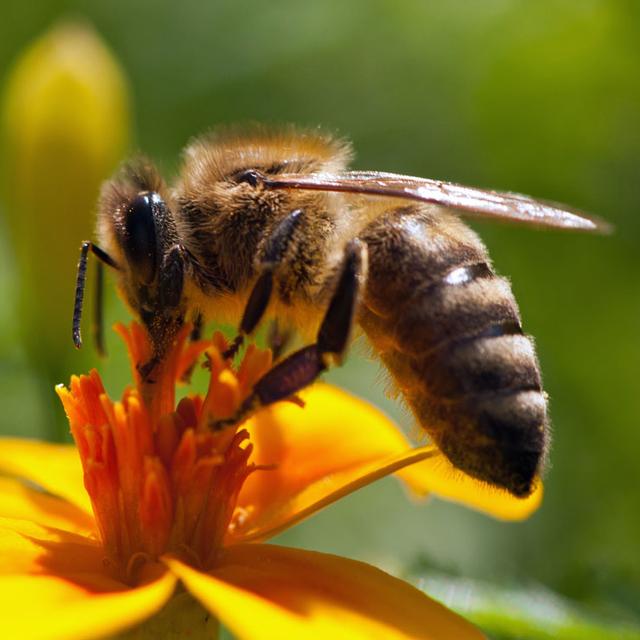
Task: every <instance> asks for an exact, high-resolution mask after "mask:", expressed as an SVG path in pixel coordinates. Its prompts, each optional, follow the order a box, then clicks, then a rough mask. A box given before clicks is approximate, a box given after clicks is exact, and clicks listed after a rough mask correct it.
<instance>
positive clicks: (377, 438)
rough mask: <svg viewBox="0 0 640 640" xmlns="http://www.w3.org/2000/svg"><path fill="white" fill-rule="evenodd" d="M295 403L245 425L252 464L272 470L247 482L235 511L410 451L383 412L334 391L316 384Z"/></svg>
mask: <svg viewBox="0 0 640 640" xmlns="http://www.w3.org/2000/svg"><path fill="white" fill-rule="evenodd" d="M300 397H301V398H302V400H303V401H304V403H305V406H304V408H301V407H299V406H297V405H295V404H293V403H291V402H279V403H277V404H275V405H273V406H272V407H269V408H267V409H264V410H262V411H260V413H258V414H257V415H256V416H255V418H254V419H253V420H251V421H249V423H248V429H249V431H250V433H251V442H252V443H253V446H254V451H253V455H252V457H251V461H252V462H254V463H256V464H260V465H274V468H273V469H269V470H265V471H258V472H256V473H254V474H253V475H252V476H250V477H249V478H248V480H247V481H246V483H245V485H244V487H243V489H242V491H241V492H240V496H239V500H238V504H239V505H240V506H243V507H250V508H251V509H253V510H254V511H260V510H262V509H266V508H272V507H273V505H274V504H276V503H283V502H286V501H287V500H289V499H290V498H291V497H292V496H294V495H296V494H297V493H299V492H300V491H302V490H303V489H304V488H305V487H307V486H308V485H309V484H311V483H313V482H316V481H318V480H321V479H323V478H325V477H326V476H328V475H330V474H334V473H339V472H344V471H348V470H349V469H354V468H357V467H360V466H361V465H363V464H367V463H371V462H375V461H378V460H386V459H387V458H389V457H390V456H393V455H397V454H399V453H403V452H405V451H407V449H409V444H408V443H407V441H406V440H405V438H404V437H403V435H402V434H401V433H400V431H399V430H398V427H396V425H395V424H394V423H393V422H392V421H391V420H390V419H389V418H387V417H386V416H385V415H384V414H383V413H382V412H380V411H379V410H377V409H376V408H375V407H373V406H372V405H370V404H368V403H366V402H364V401H363V400H359V399H358V398H355V397H354V396H351V395H349V394H347V393H346V392H344V391H341V390H340V389H337V388H336V387H331V386H329V385H325V384H317V385H314V386H313V387H311V388H310V389H308V390H306V391H303V392H302V393H301V394H300Z"/></svg>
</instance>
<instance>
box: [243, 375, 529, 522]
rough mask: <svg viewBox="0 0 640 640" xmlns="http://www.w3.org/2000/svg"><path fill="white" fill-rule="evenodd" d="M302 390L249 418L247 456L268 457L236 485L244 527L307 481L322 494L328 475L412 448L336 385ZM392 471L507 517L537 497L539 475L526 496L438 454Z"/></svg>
mask: <svg viewBox="0 0 640 640" xmlns="http://www.w3.org/2000/svg"><path fill="white" fill-rule="evenodd" d="M301 397H302V399H303V400H304V402H305V406H304V408H300V407H298V406H296V405H295V404H293V403H290V402H280V403H277V404H276V405H274V406H272V407H269V408H267V409H264V410H263V411H261V412H260V413H258V414H257V415H256V416H255V418H254V419H253V420H251V421H250V422H249V423H248V428H249V430H250V432H251V440H252V442H253V444H254V447H255V449H254V453H253V456H252V458H251V461H252V462H255V463H257V464H260V465H266V466H268V465H273V468H270V469H266V470H264V471H258V472H256V473H254V474H253V475H252V476H250V477H249V478H248V480H247V481H246V483H245V485H244V487H243V489H242V491H241V492H240V496H239V499H238V505H239V506H240V507H241V508H242V509H243V510H244V512H245V513H246V515H247V517H248V519H249V520H247V526H248V527H252V528H253V524H252V523H253V522H255V523H256V526H258V525H257V523H260V525H259V526H260V527H261V528H264V527H265V526H266V520H267V518H268V516H270V515H272V514H273V513H275V512H280V513H282V512H283V509H284V507H285V505H289V506H291V505H292V504H293V503H294V502H295V501H296V500H297V499H298V498H297V496H298V495H299V494H301V493H302V492H304V491H307V487H310V486H311V485H314V484H317V489H309V491H310V492H313V491H316V490H317V491H318V494H317V495H316V497H317V498H318V499H319V498H321V495H320V494H321V493H322V492H321V487H322V484H323V483H325V482H327V478H328V477H329V476H333V475H335V474H345V475H346V474H347V472H349V471H352V472H353V474H354V477H355V476H358V475H360V468H361V467H362V465H366V464H373V463H376V462H377V463H379V464H380V465H382V464H386V463H387V461H388V460H389V458H390V457H392V456H397V455H401V454H403V453H406V452H407V451H408V450H409V449H410V444H409V443H408V441H407V439H406V438H405V436H404V435H403V434H402V433H401V432H400V430H399V428H398V427H397V426H396V425H395V424H394V423H393V422H392V421H391V420H390V419H389V418H387V417H386V416H385V415H384V414H383V413H382V412H381V411H379V410H378V409H376V408H375V407H373V406H372V405H370V404H368V403H366V402H364V401H363V400H360V399H358V398H355V397H354V396H351V395H349V394H347V393H345V392H344V391H341V390H340V389H337V388H336V387H332V386H329V385H324V384H317V385H314V386H313V387H311V388H310V389H308V390H306V391H304V392H303V393H302V394H301ZM397 475H398V477H400V478H401V479H402V480H403V481H404V482H405V483H406V485H407V486H408V487H409V488H410V489H411V490H412V492H413V493H414V494H415V495H417V496H426V495H428V494H429V493H434V494H437V495H438V496H440V497H442V498H445V499H447V500H453V501H456V502H460V503H462V504H464V505H466V506H469V507H471V508H474V509H477V510H479V511H482V512H484V513H487V514H489V515H492V516H494V517H497V518H503V519H505V520H520V519H524V518H526V517H528V516H529V515H530V514H531V513H532V512H533V511H535V510H536V509H537V508H538V506H539V505H540V502H541V500H542V484H541V483H540V482H539V483H538V484H537V486H536V489H535V491H534V492H533V493H532V494H531V495H530V496H529V497H528V498H525V499H522V498H516V497H514V496H512V495H511V494H510V493H508V492H506V491H502V490H500V489H496V488H494V487H491V486H490V485H488V484H486V483H483V482H480V481H478V480H475V479H473V478H471V477H469V476H467V475H465V474H463V473H461V472H460V471H457V470H456V469H454V467H453V466H452V465H451V463H450V462H449V461H448V460H447V459H446V458H445V457H444V456H443V455H441V454H440V455H438V456H433V457H429V459H428V460H425V461H424V462H421V463H419V464H415V465H411V466H406V465H405V468H403V469H402V470H401V471H400V472H399V473H398V474H397ZM334 489H335V483H334V484H333V485H331V486H330V484H327V495H328V494H329V493H330V492H332V491H333V490H334ZM309 495H310V494H309ZM307 503H308V501H307Z"/></svg>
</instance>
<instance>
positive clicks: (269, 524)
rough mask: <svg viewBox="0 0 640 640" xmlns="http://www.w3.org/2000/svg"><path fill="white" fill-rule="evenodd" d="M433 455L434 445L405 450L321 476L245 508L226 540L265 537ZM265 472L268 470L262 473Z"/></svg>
mask: <svg viewBox="0 0 640 640" xmlns="http://www.w3.org/2000/svg"><path fill="white" fill-rule="evenodd" d="M433 455H437V450H436V449H435V447H422V448H419V449H407V450H406V451H405V452H404V453H401V454H398V455H396V456H392V457H389V458H386V459H385V460H376V461H375V462H369V463H366V464H362V465H359V466H355V467H352V468H350V469H347V470H344V471H338V472H336V473H333V474H329V475H327V476H324V477H322V478H320V479H318V480H316V481H314V482H312V483H311V484H309V485H307V486H306V487H304V488H303V489H301V490H300V491H299V492H298V493H295V494H293V495H291V496H289V497H288V499H286V500H284V501H282V502H279V501H278V502H276V501H272V502H271V504H269V505H268V506H267V505H261V507H262V508H260V509H255V510H252V509H251V508H248V509H247V513H246V517H245V518H244V521H242V520H239V521H238V522H237V523H236V525H235V527H232V529H231V531H230V535H229V541H233V542H245V541H249V540H252V541H253V540H265V539H267V538H270V537H272V536H274V535H276V534H278V533H280V532H281V531H283V530H284V529H288V528H289V527H291V526H293V525H294V524H296V523H298V522H300V521H301V520H304V519H305V518H308V517H309V516H311V515H313V514H314V513H316V512H317V511H319V510H320V509H323V508H324V507H326V506H328V505H330V504H331V503H333V502H336V501H337V500H340V498H343V497H344V496H347V495H349V494H350V493H353V492H354V491H357V490H358V489H360V488H362V487H365V486H366V485H368V484H371V483H372V482H375V481H376V480H380V479H381V478H384V477H385V476H388V475H389V474H391V473H395V472H397V471H398V470H399V469H403V468H404V467H407V466H408V465H413V464H416V463H418V462H420V461H422V460H425V459H428V458H429V457H431V456H433ZM266 473H268V471H267V472H266Z"/></svg>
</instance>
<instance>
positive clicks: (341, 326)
mask: <svg viewBox="0 0 640 640" xmlns="http://www.w3.org/2000/svg"><path fill="white" fill-rule="evenodd" d="M366 269H367V251H366V246H365V245H364V244H363V243H362V242H361V241H360V240H353V241H351V242H350V243H349V244H348V245H347V248H346V251H345V258H344V262H343V265H342V272H341V274H340V278H339V280H338V283H337V286H336V289H335V291H334V293H333V296H332V298H331V301H330V303H329V308H328V309H327V312H326V314H325V316H324V318H323V320H322V324H321V325H320V329H319V331H318V336H317V339H316V342H315V344H312V345H309V346H307V347H303V348H302V349H299V350H298V351H295V352H294V353H292V354H291V355H290V356H288V357H287V358H285V359H284V360H283V361H282V362H280V363H279V364H277V365H276V366H275V367H273V369H271V370H270V371H269V372H267V373H266V374H265V375H264V376H262V378H260V380H258V382H257V383H256V384H255V386H254V387H253V393H252V394H251V395H250V396H249V397H248V398H247V399H246V400H245V401H244V402H243V404H242V406H241V407H240V409H239V411H238V412H237V414H236V415H235V416H233V417H231V418H227V419H223V420H218V421H217V422H214V423H213V424H212V425H211V427H212V428H213V429H221V428H224V427H225V426H228V425H231V424H236V423H238V422H241V421H243V420H245V419H246V418H247V417H249V415H250V414H251V413H253V412H254V411H256V410H257V409H259V408H260V407H264V406H267V405H270V404H273V403H274V402H278V401H279V400H284V399H286V398H288V397H290V396H292V395H294V394H295V393H297V392H298V391H301V390H302V389H304V388H305V387H307V386H309V385H310V384H311V383H312V382H314V381H315V380H316V379H317V378H318V376H320V374H321V373H322V372H323V371H326V370H327V369H328V368H329V366H330V365H331V364H332V363H334V362H340V358H341V356H342V355H343V353H344V351H345V349H346V346H347V343H348V341H349V335H350V333H351V327H352V325H353V319H354V316H355V312H356V308H357V304H358V297H359V292H360V289H361V286H362V283H363V281H364V279H365V278H366Z"/></svg>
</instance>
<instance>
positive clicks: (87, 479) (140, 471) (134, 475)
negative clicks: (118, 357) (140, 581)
mask: <svg viewBox="0 0 640 640" xmlns="http://www.w3.org/2000/svg"><path fill="white" fill-rule="evenodd" d="M116 330H117V332H118V333H119V334H120V335H121V337H122V338H123V339H124V341H125V342H126V344H127V347H128V351H129V355H130V359H131V364H132V369H133V373H134V379H135V382H136V384H135V387H130V388H127V389H126V390H125V392H124V394H123V396H122V399H121V400H120V401H113V400H111V399H110V398H109V397H108V396H107V394H106V392H105V389H104V386H103V383H102V380H101V378H100V375H99V374H98V372H97V371H96V370H95V369H94V370H92V371H91V372H90V373H89V374H88V375H81V376H73V377H72V378H71V383H70V387H69V388H68V389H67V388H65V387H64V386H62V385H60V386H58V387H57V392H58V395H59V396H60V398H61V400H62V403H63V405H64V409H65V411H66V413H67V416H68V418H69V422H70V425H71V433H72V435H73V438H74V440H75V442H76V445H77V448H78V451H79V454H80V458H81V462H82V469H83V473H84V484H85V488H86V490H87V492H88V494H89V497H90V500H91V504H92V507H93V512H94V515H95V519H96V523H97V528H98V535H99V536H100V540H101V542H102V545H103V548H104V553H105V568H106V569H107V570H108V571H109V572H111V573H113V574H114V576H117V577H118V578H119V579H121V580H124V581H126V582H127V583H129V584H133V583H135V582H136V580H137V576H138V574H139V571H140V569H141V568H142V567H143V566H144V565H145V564H146V563H148V562H156V561H157V560H158V559H159V558H160V557H161V556H162V555H165V554H172V555H174V556H177V557H179V558H180V559H181V560H182V561H184V562H186V563H188V564H189V565H191V566H193V567H194V568H196V569H200V570H207V569H209V568H211V566H212V565H213V564H214V563H215V561H216V557H217V554H218V552H219V551H220V549H221V548H222V544H223V540H224V538H225V535H226V534H227V533H228V532H229V531H231V530H232V529H233V527H234V526H235V524H236V523H238V522H241V521H242V518H243V516H244V514H243V510H242V509H241V508H239V507H237V506H236V502H237V498H238V494H239V492H240V489H241V488H242V486H243V484H244V482H245V480H246V479H247V478H248V476H249V475H250V474H251V473H253V472H254V471H257V470H261V469H262V470H264V469H265V468H268V467H265V466H260V465H256V464H254V463H250V462H249V457H250V456H251V452H252V448H253V447H252V444H251V442H250V438H249V432H248V431H247V430H246V429H244V428H242V427H241V425H239V424H234V423H231V424H228V423H229V420H228V419H229V418H230V417H233V416H234V415H236V413H237V411H238V409H239V408H240V406H241V405H242V403H243V401H244V400H246V399H247V398H248V397H249V396H250V394H251V391H252V388H253V385H254V384H255V383H256V381H257V380H258V379H259V378H260V377H261V376H262V375H264V374H265V373H266V372H267V371H268V370H269V368H270V367H271V364H272V357H271V352H270V351H269V350H262V349H258V348H257V347H256V346H255V345H253V344H251V345H249V346H248V348H247V349H246V351H245V354H244V357H243V358H242V360H241V362H240V364H239V366H237V367H233V366H232V364H231V361H225V360H224V359H223V357H222V355H221V354H222V353H223V352H224V351H225V350H226V349H227V348H228V346H229V345H228V344H227V341H226V340H225V338H224V337H223V336H222V334H220V333H216V334H215V335H214V336H213V339H212V340H209V341H204V340H201V341H197V342H191V343H189V342H188V341H187V337H188V334H189V327H184V328H183V330H182V331H181V332H180V334H179V335H178V336H177V338H176V339H175V341H174V344H173V347H172V349H171V351H170V353H169V354H168V356H167V357H166V358H165V359H164V360H163V362H162V363H161V364H160V365H159V366H158V367H157V368H156V370H155V371H154V374H153V382H145V381H144V380H143V379H142V377H141V376H140V374H139V371H138V368H139V366H140V364H141V363H144V362H146V361H148V359H149V357H150V355H151V347H150V344H149V340H148V338H147V335H146V333H145V331H144V329H143V328H142V327H141V326H140V325H138V324H136V323H132V324H131V325H130V326H129V327H125V326H124V325H117V326H116ZM203 352H204V353H205V354H206V358H207V363H208V365H207V366H208V368H209V369H210V380H209V387H208V390H207V392H206V394H205V395H204V396H201V395H189V396H187V397H185V398H183V399H182V400H180V401H179V402H178V404H177V406H176V404H175V386H176V383H177V382H178V381H179V380H180V379H181V378H183V376H185V374H186V373H187V372H188V371H189V370H190V368H191V367H192V366H193V364H194V362H195V361H196V359H197V358H198V357H199V356H200V355H201V354H202V353H203ZM225 419H226V420H225ZM220 420H225V425H228V426H225V427H224V428H223V429H212V428H211V426H212V425H214V424H216V423H218V422H219V421H220Z"/></svg>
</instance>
